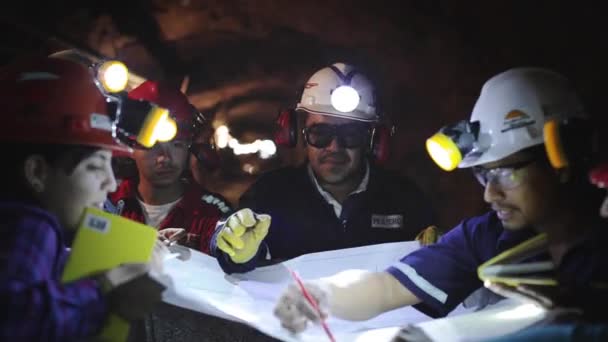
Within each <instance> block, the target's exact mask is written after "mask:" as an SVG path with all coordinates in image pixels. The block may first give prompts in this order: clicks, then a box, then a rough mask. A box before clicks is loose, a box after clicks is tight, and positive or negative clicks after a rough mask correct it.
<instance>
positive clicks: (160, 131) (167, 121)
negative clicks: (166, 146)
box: [136, 107, 177, 148]
mask: <svg viewBox="0 0 608 342" xmlns="http://www.w3.org/2000/svg"><path fill="white" fill-rule="evenodd" d="M176 134H177V123H176V122H175V120H173V119H172V118H171V117H170V116H169V111H168V110H167V109H165V108H161V107H153V108H152V109H151V110H150V112H149V113H148V116H147V117H146V118H145V120H144V122H143V124H142V127H141V130H140V131H139V134H138V135H137V139H136V140H137V142H138V143H139V144H140V145H142V146H144V147H146V148H150V147H152V146H154V144H155V143H156V142H157V141H160V142H166V141H169V140H171V139H173V138H174V137H175V135H176Z"/></svg>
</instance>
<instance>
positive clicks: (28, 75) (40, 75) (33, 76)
mask: <svg viewBox="0 0 608 342" xmlns="http://www.w3.org/2000/svg"><path fill="white" fill-rule="evenodd" d="M58 79H59V76H57V75H55V74H51V73H50V72H36V71H34V72H24V73H23V74H21V75H20V76H19V79H18V80H17V82H23V81H33V80H58Z"/></svg>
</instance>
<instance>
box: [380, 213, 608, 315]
mask: <svg viewBox="0 0 608 342" xmlns="http://www.w3.org/2000/svg"><path fill="white" fill-rule="evenodd" d="M534 235H536V232H535V231H534V230H532V229H522V230H517V231H509V230H506V229H504V228H503V226H502V223H501V222H500V220H499V219H498V218H497V217H496V213H495V212H493V211H492V212H489V213H486V214H485V215H482V216H477V217H473V218H470V219H466V220H464V221H462V223H460V224H459V225H458V226H456V227H455V228H453V229H451V230H450V231H449V232H448V233H446V234H445V235H443V236H442V237H441V239H440V240H439V241H438V242H437V243H435V244H432V245H429V246H427V247H425V248H421V249H418V250H416V251H414V252H412V253H410V254H408V255H406V256H405V257H403V259H401V260H400V261H399V262H396V263H395V264H393V265H392V266H391V267H389V269H388V270H387V271H388V272H389V273H390V274H392V275H393V276H394V277H395V278H396V279H397V280H398V281H399V282H400V283H401V284H402V285H403V286H405V287H406V288H407V289H408V290H409V291H410V292H412V293H413V294H414V295H416V297H418V298H420V300H422V303H420V304H418V305H416V306H415V308H417V309H418V310H420V311H422V312H423V313H425V314H427V315H429V316H431V317H442V316H445V315H447V314H448V313H449V312H450V311H452V310H453V309H454V308H455V307H456V306H457V305H458V304H460V303H461V302H462V301H463V300H464V299H465V298H466V297H467V296H468V295H469V294H471V293H472V292H473V291H475V290H476V289H478V288H480V287H481V286H482V285H483V284H482V283H481V280H479V278H478V276H477V268H478V267H479V266H480V265H481V264H483V263H484V262H486V261H488V260H489V259H491V258H492V257H494V256H496V255H498V254H499V253H501V252H503V251H505V250H507V249H509V248H512V247H515V246H516V245H518V244H519V243H521V242H523V241H525V240H527V239H529V238H531V237H533V236H534ZM606 244H608V227H606V224H605V223H603V222H598V223H597V224H596V225H595V226H594V227H593V229H591V230H589V231H588V232H587V234H585V235H582V236H581V238H580V240H578V241H577V242H576V243H575V244H574V245H573V247H572V248H570V249H569V250H568V252H567V253H566V254H565V255H564V257H563V259H562V261H561V263H560V264H559V265H557V267H556V270H555V271H554V272H552V273H553V274H552V276H553V277H555V278H556V279H557V281H558V283H559V284H560V288H561V289H562V291H564V295H562V296H560V297H559V298H558V299H559V300H560V302H564V300H566V302H564V304H569V305H575V306H578V307H580V308H582V309H583V310H584V311H585V316H586V317H587V318H588V319H589V320H590V321H598V320H600V321H602V318H601V317H599V316H601V315H602V314H603V313H602V312H600V311H599V310H598V309H600V308H601V309H602V310H603V308H605V307H606V304H608V301H607V298H608V297H607V295H608V291H606V288H608V287H607V286H606V285H607V284H608V250H607V249H606ZM548 258H549V255H548V253H541V255H538V256H535V257H534V259H537V260H548ZM598 303H604V305H599V304H598Z"/></svg>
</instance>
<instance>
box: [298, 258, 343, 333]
mask: <svg viewBox="0 0 608 342" xmlns="http://www.w3.org/2000/svg"><path fill="white" fill-rule="evenodd" d="M289 272H290V273H291V276H292V277H293V279H294V280H295V282H296V284H298V287H299V288H300V291H302V295H303V296H304V298H305V299H306V301H307V302H308V303H309V304H310V305H311V306H312V308H313V309H314V310H315V312H316V313H317V315H318V316H319V320H320V321H321V326H322V327H323V330H325V333H326V334H327V337H329V340H330V341H331V342H336V339H335V338H334V335H333V334H332V333H331V331H330V330H329V326H328V325H327V322H325V319H324V318H323V314H322V313H321V310H320V309H319V304H318V303H317V301H316V300H315V299H314V298H313V297H312V296H311V295H310V293H309V292H308V290H306V287H304V283H302V280H301V279H300V277H299V276H298V275H297V274H296V273H295V272H294V271H292V270H289Z"/></svg>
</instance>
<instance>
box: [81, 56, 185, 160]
mask: <svg viewBox="0 0 608 342" xmlns="http://www.w3.org/2000/svg"><path fill="white" fill-rule="evenodd" d="M92 68H93V71H94V74H95V80H96V83H97V85H98V87H99V88H100V90H101V91H102V92H103V93H104V94H106V101H107V102H108V105H109V107H110V108H111V110H110V113H111V114H113V117H114V124H113V128H112V132H113V135H114V137H115V138H117V139H118V140H119V141H120V142H122V143H124V144H127V145H129V146H131V147H133V146H143V147H145V148H150V147H152V146H154V144H155V143H156V142H159V141H160V142H165V141H169V140H171V139H173V138H174V137H175V134H176V133H177V124H176V123H175V120H173V119H172V118H171V117H170V116H169V110H168V109H166V108H163V107H161V106H158V105H157V104H155V103H152V102H150V101H143V100H134V99H130V98H129V97H128V96H127V93H126V92H124V90H125V88H126V86H127V83H128V80H129V70H128V69H127V66H126V65H125V64H124V63H122V62H119V61H115V60H108V61H104V62H101V63H97V64H94V65H93V66H92Z"/></svg>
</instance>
